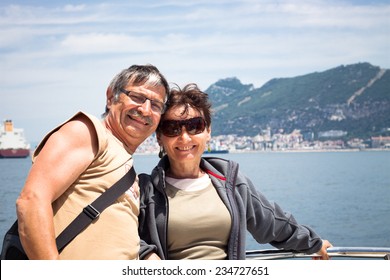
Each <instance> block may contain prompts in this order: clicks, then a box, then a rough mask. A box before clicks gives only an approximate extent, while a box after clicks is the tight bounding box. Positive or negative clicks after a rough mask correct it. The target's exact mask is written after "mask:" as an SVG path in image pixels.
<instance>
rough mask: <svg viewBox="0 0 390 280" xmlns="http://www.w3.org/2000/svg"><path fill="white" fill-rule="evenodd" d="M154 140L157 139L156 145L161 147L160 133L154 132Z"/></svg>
mask: <svg viewBox="0 0 390 280" xmlns="http://www.w3.org/2000/svg"><path fill="white" fill-rule="evenodd" d="M156 139H157V143H158V145H159V146H162V143H161V134H160V132H157V131H156Z"/></svg>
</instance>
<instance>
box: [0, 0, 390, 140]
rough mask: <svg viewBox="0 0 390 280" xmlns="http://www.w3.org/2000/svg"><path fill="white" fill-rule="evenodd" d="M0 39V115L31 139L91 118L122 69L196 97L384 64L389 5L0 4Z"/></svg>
mask: <svg viewBox="0 0 390 280" xmlns="http://www.w3.org/2000/svg"><path fill="white" fill-rule="evenodd" d="M0 38H1V40H0V70H1V76H0V82H1V87H0V119H1V120H4V119H12V120H13V121H14V124H15V126H16V127H22V128H24V129H25V134H26V136H27V138H28V140H29V141H32V142H35V141H39V140H40V139H41V138H42V137H43V136H44V135H45V134H46V133H47V132H48V131H49V130H50V129H52V128H53V127H54V126H56V125H57V124H59V123H61V122H63V121H64V120H65V119H67V118H68V117H70V116H71V115H73V114H74V113H75V112H77V111H79V110H84V111H87V112H89V113H91V114H94V115H96V116H99V115H100V114H101V113H102V112H103V109H104V105H105V91H106V88H107V85H108V83H109V82H110V80H111V79H112V77H113V76H114V75H115V74H117V73H118V72H119V71H120V70H122V69H124V68H126V67H128V66H130V65H132V64H145V63H151V64H154V65H156V66H157V67H158V68H159V69H160V70H161V71H162V72H163V73H164V74H165V76H166V77H167V79H168V80H169V82H173V83H177V84H178V85H180V86H183V85H184V84H186V83H189V82H195V83H197V84H198V85H199V86H200V87H201V88H202V89H203V90H206V89H207V87H208V86H209V85H211V84H212V83H214V82H216V81H218V80H219V79H222V78H228V77H237V78H239V79H240V80H241V81H242V82H243V83H246V84H249V83H252V84H254V85H255V86H256V87H260V86H261V85H263V84H264V83H265V82H267V81H268V80H270V79H272V78H280V77H295V76H299V75H304V74H307V73H311V72H319V71H324V70H327V69H330V68H333V67H337V66H339V65H342V64H343V65H348V64H353V63H358V62H370V63H371V64H373V65H376V66H380V67H382V68H387V69H389V68H390V55H389V50H390V1H363V0H360V1H352V0H350V1H342V0H341V1H338V0H328V1H326V0H311V1H309V0H296V1H292V0H290V1H288V0H285V1H283V0H282V1H274V0H267V1H262V0H240V1H238V0H237V1H235V0H215V1H209V0H207V1H206V0H200V1H195V0H186V1H182V0H171V1H157V0H153V1H117V0H114V1H112V0H110V1H106V2H104V1H99V0H97V1H91V0H86V1H51V0H50V1H49V0H45V1H44V0H42V1H34V0H31V1H27V0H26V1H18V0H13V1H7V0H2V1H1V2H0Z"/></svg>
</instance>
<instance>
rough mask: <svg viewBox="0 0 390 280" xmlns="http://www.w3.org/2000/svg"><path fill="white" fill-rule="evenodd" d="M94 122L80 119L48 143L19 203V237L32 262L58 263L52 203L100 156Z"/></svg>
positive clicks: (64, 126) (31, 172) (85, 118)
mask: <svg viewBox="0 0 390 280" xmlns="http://www.w3.org/2000/svg"><path fill="white" fill-rule="evenodd" d="M97 146H98V144H97V136H96V131H95V129H94V127H93V124H92V123H91V121H90V120H89V119H88V118H87V117H85V116H79V117H77V118H75V119H73V120H72V121H70V122H68V123H66V124H64V125H63V126H62V127H61V128H60V129H59V130H58V131H56V132H55V133H53V134H52V135H51V136H50V137H49V138H48V140H47V141H46V143H45V145H44V147H43V148H42V150H41V151H40V154H39V156H38V157H37V158H36V160H35V162H34V164H33V165H32V167H31V170H30V172H29V174H28V176H27V180H26V183H25V185H24V188H23V189H22V191H21V193H20V196H19V197H18V199H17V201H16V209H17V216H18V221H19V234H20V239H21V242H22V244H23V247H24V249H25V251H26V253H27V256H28V257H29V259H58V258H59V255H58V251H57V247H56V243H55V232H54V224H53V210H52V202H53V201H54V200H56V199H57V198H58V197H59V196H60V195H61V194H63V193H64V192H65V190H66V189H67V188H68V187H69V186H70V185H71V184H72V183H73V182H74V181H75V180H76V179H77V178H78V177H79V175H80V174H81V173H82V172H83V171H84V170H85V169H86V168H87V167H88V166H89V165H90V163H91V162H92V160H93V159H94V157H95V154H96V152H97Z"/></svg>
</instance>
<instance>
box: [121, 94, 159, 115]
mask: <svg viewBox="0 0 390 280" xmlns="http://www.w3.org/2000/svg"><path fill="white" fill-rule="evenodd" d="M120 91H121V92H123V93H124V94H126V95H127V96H128V97H129V98H130V99H131V101H133V102H134V103H136V104H137V105H142V104H144V103H145V102H146V100H149V101H150V106H151V108H152V111H153V112H154V113H158V114H162V113H164V111H165V103H163V102H161V101H158V100H153V99H150V98H147V97H146V96H145V95H143V94H141V93H138V92H134V91H129V90H124V89H122V88H121V89H120Z"/></svg>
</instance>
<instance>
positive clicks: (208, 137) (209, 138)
mask: <svg viewBox="0 0 390 280" xmlns="http://www.w3.org/2000/svg"><path fill="white" fill-rule="evenodd" d="M206 129H207V137H206V140H207V141H206V142H209V141H210V140H211V125H210V126H209V127H207V128H206Z"/></svg>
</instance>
